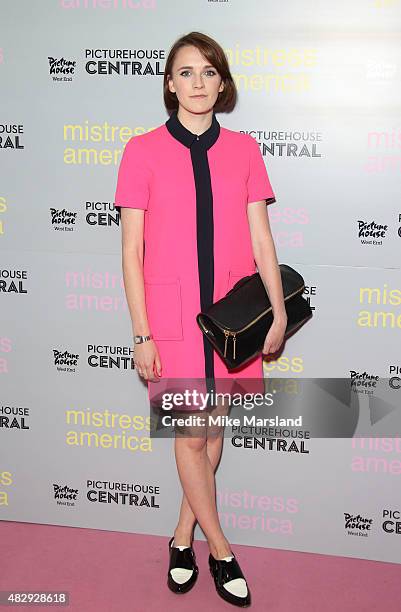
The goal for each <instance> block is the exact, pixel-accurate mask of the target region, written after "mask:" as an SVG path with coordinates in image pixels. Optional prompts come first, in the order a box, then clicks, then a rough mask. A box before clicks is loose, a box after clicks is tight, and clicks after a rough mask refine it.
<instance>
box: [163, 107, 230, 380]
mask: <svg viewBox="0 0 401 612" xmlns="http://www.w3.org/2000/svg"><path fill="white" fill-rule="evenodd" d="M166 127H167V129H168V131H169V132H170V134H171V135H172V136H174V138H176V139H177V140H179V141H180V142H181V143H182V144H183V145H185V146H186V147H188V148H189V149H190V152H191V160H192V168H193V173H194V181H195V190H196V235H197V251H198V272H199V287H200V303H201V309H202V310H205V309H206V308H208V307H209V306H210V305H211V304H212V303H213V290H214V225H213V192H212V185H211V180H210V168H209V161H208V157H207V150H208V149H210V147H211V146H212V145H213V144H214V143H215V142H216V140H217V139H218V137H219V134H220V124H219V122H218V121H217V118H216V115H215V113H213V118H212V123H211V126H210V127H209V128H208V129H207V130H206V132H203V134H200V135H199V136H198V135H197V134H193V133H192V132H190V131H189V130H188V129H187V128H186V127H184V126H183V125H182V123H181V122H180V120H179V119H178V115H177V111H173V113H172V114H171V115H170V118H169V119H168V120H167V121H166ZM194 323H195V321H194ZM202 337H203V351H204V357H205V377H206V382H207V389H208V391H211V390H212V389H213V390H215V381H214V361H213V348H212V346H211V344H210V343H209V342H208V341H207V340H206V338H205V337H204V336H203V334H202Z"/></svg>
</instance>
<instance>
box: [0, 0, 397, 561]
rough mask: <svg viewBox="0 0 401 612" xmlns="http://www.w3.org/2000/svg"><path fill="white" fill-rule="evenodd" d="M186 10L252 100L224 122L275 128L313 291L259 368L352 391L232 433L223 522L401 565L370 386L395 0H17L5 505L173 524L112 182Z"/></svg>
mask: <svg viewBox="0 0 401 612" xmlns="http://www.w3.org/2000/svg"><path fill="white" fill-rule="evenodd" d="M192 30H198V31H201V32H204V33H206V34H208V35H210V36H212V37H213V38H215V39H217V40H218V41H219V42H220V44H221V45H222V47H223V48H224V50H225V52H226V54H227V57H228V60H229V64H230V67H231V71H232V74H233V76H234V78H235V81H236V84H237V87H238V92H239V103H238V106H237V107H236V109H235V111H234V112H233V113H231V114H229V115H224V114H220V115H218V119H219V121H220V123H221V125H222V126H223V127H227V128H230V129H234V130H237V131H243V132H246V133H250V134H252V136H254V138H255V139H256V140H257V141H258V142H259V144H260V148H261V151H262V153H263V156H264V159H265V162H266V166H267V168H268V172H269V177H270V180H271V183H272V186H273V189H274V191H275V194H276V198H277V202H276V203H274V204H271V205H269V207H268V212H269V217H270V222H271V227H272V232H273V236H274V239H275V244H276V249H277V254H278V259H279V261H280V262H283V263H287V264H289V265H292V266H294V267H295V268H296V269H297V270H299V271H300V272H301V274H302V275H303V277H304V278H305V282H306V288H305V293H304V295H305V297H307V299H308V300H309V302H310V305H311V307H312V309H313V315H314V316H313V318H312V320H311V321H310V322H309V323H308V324H307V325H305V326H304V327H303V328H302V329H300V330H299V331H298V333H297V334H296V335H294V336H293V337H292V338H290V339H289V340H288V341H287V342H286V345H285V348H284V351H283V352H282V353H281V354H280V356H279V358H277V359H276V360H271V359H270V358H268V359H265V361H264V364H263V374H264V376H265V378H266V382H267V383H268V381H269V379H270V378H280V377H287V378H288V377H290V378H294V379H302V378H306V377H310V378H311V377H327V378H331V377H342V378H346V379H350V380H353V381H354V382H355V384H354V386H353V391H354V395H355V398H356V399H357V404H356V408H354V410H355V419H350V420H349V422H350V429H349V431H344V432H343V433H342V435H340V437H336V436H335V435H334V436H333V437H322V438H315V437H313V436H312V437H309V436H308V432H307V431H304V432H303V435H302V437H299V435H297V436H295V435H294V433H293V432H291V431H284V430H283V431H282V432H281V433H280V435H279V436H278V437H279V438H280V440H281V442H282V443H281V444H278V442H277V440H273V441H271V440H270V443H269V444H264V445H261V444H255V443H254V442H255V440H256V439H257V438H258V436H257V432H249V433H240V434H239V435H238V436H236V437H233V438H226V439H225V440H224V451H223V456H222V460H221V464H220V466H219V469H218V471H217V474H216V478H217V504H218V511H219V515H220V519H221V523H222V526H223V529H224V531H225V533H226V535H227V537H228V539H229V541H230V542H232V543H238V544H248V545H255V546H261V547H272V548H280V549H288V550H297V551H306V552H317V553H326V554H333V555H334V554H335V555H343V556H347V557H357V558H367V559H376V560H381V561H392V562H398V563H399V562H401V553H400V551H401V547H400V542H401V539H400V538H401V493H400V491H401V488H400V479H401V444H400V439H399V437H398V435H399V430H398V429H397V428H396V427H395V426H394V428H392V427H391V426H390V425H391V422H392V421H391V419H392V418H393V415H394V410H393V412H392V410H391V409H390V408H389V410H388V413H386V412H385V411H384V412H383V410H382V411H381V412H380V411H379V414H378V413H377V411H376V412H375V410H374V409H372V406H371V404H370V397H371V394H372V389H374V386H375V381H377V380H378V379H386V380H387V383H388V385H389V388H391V390H392V392H393V399H394V401H396V400H397V398H400V399H401V390H400V376H401V359H400V355H401V353H400V346H401V343H400V337H401V273H400V261H401V258H400V253H401V249H400V247H401V189H400V143H401V124H400V116H401V115H400V111H401V108H400V106H401V88H400V79H399V71H400V46H399V44H400V43H399V41H400V35H401V1H400V0H355V1H353V2H351V3H349V2H345V1H344V0H340V1H339V2H336V3H329V2H316V1H315V0H302V1H301V2H300V1H296V0H288V1H287V2H286V3H285V4H283V3H277V2H274V1H273V0H270V1H257V0H248V1H247V2H240V1H239V0H228V1H207V0H188V1H186V2H185V3H183V2H178V1H177V2H166V1H163V0H153V1H152V0H148V1H147V0H137V1H134V0H41V2H31V1H29V0H13V1H11V0H9V1H3V2H2V3H1V6H0V84H1V95H0V165H1V182H0V244H1V259H0V317H1V321H0V376H1V378H0V384H1V393H0V425H1V427H0V438H1V446H0V518H2V519H4V520H15V521H27V522H32V523H34V522H35V523H36V522H37V523H47V524H54V525H71V526H77V527H89V528H97V529H104V530H118V531H125V532H135V533H146V534H157V535H163V536H170V535H171V534H172V532H173V529H174V527H175V525H176V521H177V518H178V509H179V504H180V501H181V487H180V483H179V479H178V475H177V471H176V466H175V458H174V448H173V443H174V442H173V439H171V438H169V439H155V438H153V437H152V436H151V434H150V424H149V405H148V393H147V387H146V385H145V384H144V382H143V381H142V380H141V379H140V378H139V376H138V374H137V372H136V371H135V369H134V365H133V347H132V337H131V321H130V317H129V313H128V309H127V304H126V300H125V294H124V286H123V278H122V268H121V222H120V218H119V215H118V213H117V211H116V210H115V208H114V203H113V197H114V193H115V186H116V179H117V170H118V164H119V162H120V159H121V154H122V151H123V148H124V145H125V143H126V142H127V141H128V139H129V138H131V137H132V136H135V135H138V134H142V133H144V132H147V131H148V130H151V129H153V128H155V127H157V126H158V125H161V124H162V123H164V122H165V121H166V119H167V118H168V115H167V113H166V112H165V109H164V105H163V99H162V78H163V77H162V75H163V70H164V65H165V60H166V57H167V53H168V50H169V48H170V46H171V45H172V43H173V42H174V40H175V39H176V38H178V37H179V36H180V35H182V34H185V33H187V32H190V31H192ZM166 188H167V189H168V185H166ZM161 307H162V305H161ZM397 394H398V395H397ZM399 401H400V400H399V399H398V402H399ZM393 403H394V402H393ZM321 411H322V412H320V414H316V418H319V419H320V420H321V419H322V415H323V417H324V405H322V406H321ZM394 422H395V421H394ZM351 424H352V425H351ZM360 428H361V429H360ZM334 429H335V427H334ZM358 431H363V435H359V436H358ZM337 435H338V433H337ZM195 537H196V538H200V539H204V535H203V532H202V531H201V530H200V528H199V526H197V528H196V532H195Z"/></svg>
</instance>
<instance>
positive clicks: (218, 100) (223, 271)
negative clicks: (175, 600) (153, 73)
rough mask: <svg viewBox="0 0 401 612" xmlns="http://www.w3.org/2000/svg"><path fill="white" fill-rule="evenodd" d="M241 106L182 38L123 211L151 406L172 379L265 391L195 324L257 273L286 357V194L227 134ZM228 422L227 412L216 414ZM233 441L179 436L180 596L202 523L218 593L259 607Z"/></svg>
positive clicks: (251, 146)
mask: <svg viewBox="0 0 401 612" xmlns="http://www.w3.org/2000/svg"><path fill="white" fill-rule="evenodd" d="M236 99H237V92H236V88H235V84H234V81H233V78H232V76H231V74H230V70H229V67H228V63H227V59H226V56H225V54H224V51H223V49H222V48H221V46H220V45H219V44H218V43H217V42H216V41H214V40H213V39H211V38H210V37H208V36H206V35H205V34H202V33H199V32H191V33H190V34H187V35H185V36H183V37H181V38H179V39H178V40H177V41H176V42H175V44H174V45H173V46H172V48H171V50H170V52H169V55H168V58H167V62H166V67H165V74H164V102H165V105H166V108H167V109H168V110H169V111H171V115H170V118H169V119H168V120H167V121H166V122H165V123H164V124H162V125H160V126H159V127H157V128H156V129H154V130H152V131H150V132H148V133H146V134H142V135H140V136H136V137H133V138H131V139H130V140H129V141H128V143H127V145H126V147H125V149H124V153H123V156H122V159H121V163H120V168H119V174H118V182H117V189H116V196H115V204H116V208H118V209H120V210H121V222H122V251H123V275H124V284H125V291H126V297H127V303H128V306H129V310H130V314H131V318H132V323H133V330H134V335H135V336H136V337H135V342H136V344H135V365H136V368H137V370H138V374H139V375H140V376H141V377H143V378H144V379H145V380H146V381H147V382H148V390H149V397H150V394H151V392H155V389H157V385H160V383H162V382H163V379H164V380H166V379H174V380H178V379H184V380H186V379H188V378H190V379H198V378H199V379H203V380H204V381H206V383H207V385H208V389H214V390H215V389H216V385H215V383H216V381H218V380H219V379H229V378H235V379H238V378H248V379H258V380H260V381H262V382H263V374H262V357H261V356H259V357H258V358H255V359H254V360H252V361H251V362H249V363H248V364H246V365H245V366H244V367H243V368H241V369H239V370H238V371H237V372H235V373H234V372H231V371H230V372H228V371H227V368H226V366H225V364H224V362H223V361H222V360H221V359H220V357H219V355H218V354H217V352H216V351H214V350H212V348H211V345H210V344H209V343H208V342H207V341H206V339H205V338H204V337H203V335H202V333H201V331H200V329H199V327H198V325H197V323H196V320H195V317H196V315H197V314H198V312H200V310H204V309H206V308H207V307H208V306H209V305H210V304H212V303H213V302H215V301H217V300H218V299H220V298H222V297H223V296H224V295H225V294H226V293H227V291H228V290H229V289H230V288H231V287H232V286H233V285H234V284H235V283H236V282H237V281H238V280H239V278H241V277H243V276H246V275H248V274H252V273H254V272H255V262H256V265H257V267H258V271H259V273H260V275H261V278H262V280H263V282H264V284H265V287H266V290H267V291H268V293H269V297H270V301H271V304H272V308H273V313H274V322H273V325H272V326H271V328H270V329H269V332H268V333H267V335H266V339H265V343H264V347H263V353H265V354H267V353H270V352H275V351H277V350H278V349H279V347H280V346H281V344H282V342H283V338H284V332H285V329H286V325H287V315H286V311H285V306H284V298H283V290H282V285H281V276H280V270H279V267H278V262H277V257H276V251H275V247H274V243H273V239H272V235H271V231H270V226H269V220H268V215H267V208H266V204H267V203H269V202H274V201H275V197H274V193H273V191H272V188H271V185H270V182H269V178H268V175H267V171H266V167H265V164H264V160H263V157H262V155H261V153H260V149H259V145H258V143H257V142H256V141H255V140H254V139H253V138H252V137H251V136H249V135H246V134H241V133H239V132H235V131H232V130H229V129H226V128H223V127H221V126H220V124H219V122H218V121H217V118H216V115H215V113H216V112H230V111H231V110H232V109H233V108H234V106H235V103H236ZM159 388H161V387H159ZM217 390H218V389H217ZM186 408H187V409H190V410H192V411H194V410H195V411H196V410H199V407H196V406H194V405H190V406H187V407H186ZM186 408H185V407H184V408H183V409H184V410H185V409H186ZM208 408H209V409H210V405H209V406H208ZM225 411H227V406H225V405H224V403H218V404H215V405H214V408H212V412H214V413H219V414H223V413H225ZM222 429H223V428H217V429H213V430H212V429H211V428H207V429H206V433H205V432H204V435H201V434H200V433H199V432H198V434H199V435H197V433H196V431H195V432H194V429H192V430H191V435H177V433H176V436H175V458H176V463H177V468H178V473H179V477H180V482H181V484H182V488H183V498H182V503H181V509H180V515H179V520H178V524H177V526H176V528H175V531H174V536H173V537H172V538H171V539H170V542H169V571H168V586H169V588H170V589H171V590H172V591H173V592H175V593H186V592H188V591H189V590H190V589H191V588H192V587H193V585H194V584H195V582H196V579H197V576H198V567H197V565H196V558H195V553H194V550H193V547H192V540H193V530H194V526H195V523H196V521H198V522H199V524H200V526H201V528H202V530H203V532H204V533H205V536H206V539H207V542H208V546H209V551H210V554H209V569H210V572H211V574H212V576H213V578H214V582H215V587H216V590H217V593H218V594H219V595H220V596H221V597H223V599H225V600H226V601H228V602H230V603H232V604H234V605H238V606H247V605H250V591H249V588H248V585H247V582H246V579H245V577H244V575H243V573H242V571H241V568H240V566H239V563H238V560H237V558H236V556H235V555H234V553H233V552H232V550H231V548H230V544H229V542H228V540H227V539H226V537H225V536H224V533H223V531H222V529H221V526H220V523H219V518H218V513H217V508H216V500H215V477H214V472H215V470H216V467H217V464H218V462H219V459H220V456H221V451H222V443H223V436H222V435H221V434H222ZM176 431H177V430H176ZM181 433H182V432H181ZM186 433H187V434H188V431H187V432H186ZM216 434H217V435H216Z"/></svg>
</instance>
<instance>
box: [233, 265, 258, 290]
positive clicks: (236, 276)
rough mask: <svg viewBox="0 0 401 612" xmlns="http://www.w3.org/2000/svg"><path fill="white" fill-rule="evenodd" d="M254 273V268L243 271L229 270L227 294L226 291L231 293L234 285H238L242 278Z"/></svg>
mask: <svg viewBox="0 0 401 612" xmlns="http://www.w3.org/2000/svg"><path fill="white" fill-rule="evenodd" d="M255 272H256V269H255V268H248V269H245V270H230V271H229V273H228V282H227V293H228V291H231V289H232V288H233V287H234V285H235V283H238V281H239V280H241V278H244V276H250V275H251V274H255Z"/></svg>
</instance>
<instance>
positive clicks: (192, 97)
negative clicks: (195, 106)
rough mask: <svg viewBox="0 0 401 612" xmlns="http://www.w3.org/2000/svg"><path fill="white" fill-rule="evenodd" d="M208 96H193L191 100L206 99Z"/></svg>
mask: <svg viewBox="0 0 401 612" xmlns="http://www.w3.org/2000/svg"><path fill="white" fill-rule="evenodd" d="M206 97H207V96H191V98H206Z"/></svg>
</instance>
